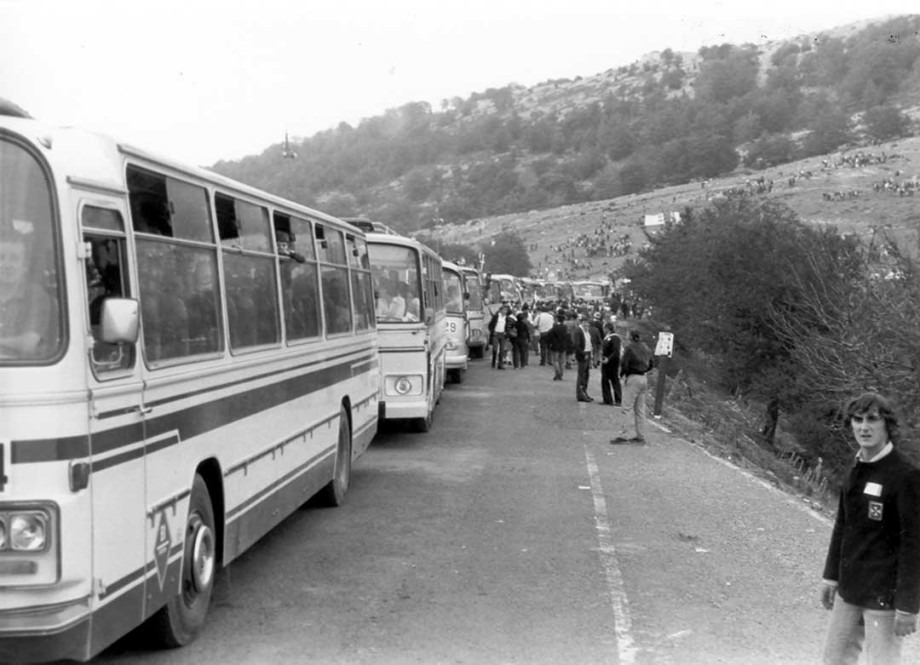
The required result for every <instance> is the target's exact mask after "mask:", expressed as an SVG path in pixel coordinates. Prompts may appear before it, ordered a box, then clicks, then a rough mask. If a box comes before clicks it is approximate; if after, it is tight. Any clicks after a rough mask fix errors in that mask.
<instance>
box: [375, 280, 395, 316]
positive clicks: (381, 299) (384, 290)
mask: <svg viewBox="0 0 920 665" xmlns="http://www.w3.org/2000/svg"><path fill="white" fill-rule="evenodd" d="M394 295H395V294H394V292H393V282H391V281H389V280H386V279H385V280H383V282H382V283H381V284H380V287H379V288H378V289H377V318H378V319H383V320H387V319H393V318H396V316H395V314H394V313H393V311H392V307H393V296H394Z"/></svg>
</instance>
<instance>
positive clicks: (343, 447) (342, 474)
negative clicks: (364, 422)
mask: <svg viewBox="0 0 920 665" xmlns="http://www.w3.org/2000/svg"><path fill="white" fill-rule="evenodd" d="M349 484H351V428H350V427H349V426H348V412H347V411H345V407H344V406H343V407H342V408H341V410H340V411H339V442H338V446H337V447H336V450H335V469H334V471H333V472H332V480H330V481H329V483H328V484H327V485H326V486H325V487H323V489H321V490H320V500H321V501H322V503H323V505H326V506H330V507H332V508H338V507H339V506H341V505H342V504H343V503H345V494H346V493H347V492H348V486H349Z"/></svg>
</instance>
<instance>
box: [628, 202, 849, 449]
mask: <svg viewBox="0 0 920 665" xmlns="http://www.w3.org/2000/svg"><path fill="white" fill-rule="evenodd" d="M853 246H854V242H853V241H848V240H846V239H843V238H840V237H839V236H837V235H836V234H835V233H833V232H828V231H816V230H814V229H812V228H810V227H807V226H805V225H803V224H802V223H800V222H799V221H798V219H797V217H796V215H795V213H794V212H793V211H792V210H791V209H790V208H789V207H788V206H786V205H785V204H783V203H780V202H777V201H770V200H765V201H752V200H749V199H740V200H739V199H734V200H733V199H727V200H724V201H722V202H719V203H715V204H713V205H712V206H711V207H708V208H705V209H703V210H702V211H693V214H691V215H687V216H685V219H684V220H683V221H681V222H680V223H678V224H673V225H670V226H668V227H667V228H666V229H665V230H664V231H663V232H662V233H661V234H659V235H658V236H656V237H655V238H653V239H652V243H651V245H650V247H649V248H648V249H647V250H645V251H644V252H643V253H642V254H641V255H640V257H641V260H640V261H638V262H636V263H633V264H631V265H630V266H629V267H628V268H627V269H626V270H625V276H626V277H629V278H630V279H631V280H632V281H631V284H630V287H631V289H632V290H633V291H634V292H635V293H636V294H637V295H638V296H639V298H640V299H641V300H642V301H643V302H647V303H649V304H650V305H651V306H652V307H653V309H654V311H655V312H656V317H657V318H660V319H661V321H662V322H666V323H667V324H669V325H670V326H671V329H672V330H673V331H674V334H675V338H676V339H678V340H679V341H680V343H681V344H682V345H683V346H684V347H686V348H689V349H693V350H695V351H697V352H699V353H701V354H703V357H705V358H706V359H708V361H709V362H710V363H711V364H712V366H713V367H714V368H716V369H717V370H718V372H719V375H720V376H721V378H722V383H723V387H724V388H725V389H726V390H729V391H731V392H740V393H746V394H753V395H757V396H759V397H761V398H762V399H764V401H765V402H766V403H767V404H768V405H770V409H768V421H769V420H770V419H773V423H772V425H771V426H769V427H768V428H767V431H768V432H775V417H776V416H777V415H778V411H779V410H780V409H790V408H793V407H794V406H795V404H796V403H797V401H798V400H800V399H801V396H802V386H801V385H800V384H799V383H798V382H797V381H795V380H791V378H790V377H794V376H795V375H796V367H795V364H794V363H793V362H792V361H791V354H792V352H793V350H794V348H795V340H793V339H790V337H789V336H788V335H785V334H781V332H780V331H779V330H778V328H777V325H776V323H775V319H774V312H775V311H784V312H796V311H798V309H799V308H800V302H801V301H802V299H803V295H802V294H803V291H802V289H803V285H805V284H828V283H832V282H834V281H835V280H836V281H841V280H846V279H848V278H849V276H852V275H854V274H855V272H854V269H853V268H852V265H851V266H850V269H849V273H844V274H838V273H837V272H834V271H839V270H840V269H841V268H842V267H844V266H845V264H844V263H843V262H829V261H827V260H825V259H824V258H823V257H827V256H833V257H836V256H849V255H850V254H851V253H852V247H853ZM817 250H820V251H817ZM768 424H770V423H768Z"/></svg>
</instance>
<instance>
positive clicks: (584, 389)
mask: <svg viewBox="0 0 920 665" xmlns="http://www.w3.org/2000/svg"><path fill="white" fill-rule="evenodd" d="M573 339H574V346H575V361H576V362H577V363H578V378H577V379H576V381H575V399H576V400H578V401H579V402H593V401H594V398H593V397H591V396H590V395H588V380H589V378H590V375H591V356H592V349H593V347H592V345H591V322H590V321H589V320H588V315H587V314H581V315H579V317H578V327H577V328H576V329H575V332H574V337H573Z"/></svg>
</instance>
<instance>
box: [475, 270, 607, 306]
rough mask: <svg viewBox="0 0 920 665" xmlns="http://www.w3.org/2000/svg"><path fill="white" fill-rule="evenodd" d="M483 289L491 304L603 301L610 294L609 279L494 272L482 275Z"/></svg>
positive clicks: (593, 302) (591, 303) (592, 302)
mask: <svg viewBox="0 0 920 665" xmlns="http://www.w3.org/2000/svg"><path fill="white" fill-rule="evenodd" d="M486 292H487V294H488V298H487V299H488V301H489V303H490V304H492V305H496V304H499V303H501V302H502V301H508V302H520V303H527V304H528V305H531V306H533V305H538V304H540V303H541V302H547V301H562V300H565V301H567V302H575V301H579V300H580V301H582V302H584V303H586V304H588V305H593V304H603V303H605V302H606V301H607V299H608V298H609V296H610V282H607V281H595V280H579V281H547V280H541V279H534V278H530V277H516V276H514V275H508V274H500V273H494V274H489V275H487V276H486Z"/></svg>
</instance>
